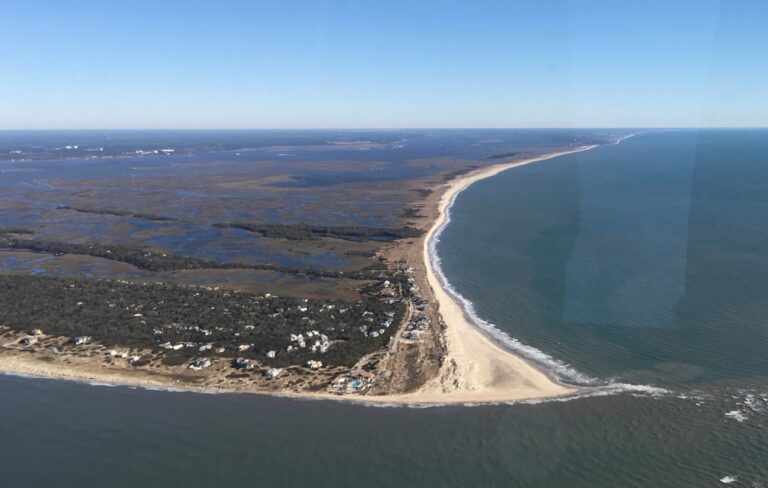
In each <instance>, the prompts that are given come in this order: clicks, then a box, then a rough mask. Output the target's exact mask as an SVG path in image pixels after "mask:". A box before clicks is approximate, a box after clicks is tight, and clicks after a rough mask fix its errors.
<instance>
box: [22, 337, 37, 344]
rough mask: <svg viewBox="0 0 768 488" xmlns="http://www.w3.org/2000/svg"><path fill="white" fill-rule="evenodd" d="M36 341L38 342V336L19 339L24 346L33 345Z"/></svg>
mask: <svg viewBox="0 0 768 488" xmlns="http://www.w3.org/2000/svg"><path fill="white" fill-rule="evenodd" d="M36 343H37V337H35V336H26V337H24V338H22V339H21V340H20V341H19V344H21V345H22V346H31V345H33V344H36Z"/></svg>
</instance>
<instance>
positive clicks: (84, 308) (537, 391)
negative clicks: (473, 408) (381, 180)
mask: <svg viewBox="0 0 768 488" xmlns="http://www.w3.org/2000/svg"><path fill="white" fill-rule="evenodd" d="M595 146H596V144H582V145H576V146H572V147H567V148H562V149H557V150H554V151H547V152H543V153H540V154H538V155H535V156H532V157H525V156H526V155H527V154H526V153H525V152H523V153H522V154H521V153H511V154H508V153H505V154H503V156H504V157H502V158H498V157H491V158H488V161H491V162H492V164H490V165H478V164H474V165H471V164H466V163H462V166H463V167H464V169H459V170H454V171H452V172H446V171H443V172H441V173H437V174H436V175H433V176H431V178H428V179H426V180H420V181H419V183H420V185H423V186H419V187H418V188H417V190H416V191H413V193H415V194H416V195H417V198H412V199H411V200H410V201H409V202H408V208H407V209H406V211H405V212H404V213H403V216H402V219H403V220H406V221H407V222H406V223H405V224H404V225H402V226H401V227H399V228H393V227H388V228H385V229H384V230H383V231H379V232H377V231H375V229H373V230H372V229H371V228H364V227H355V226H349V225H347V226H335V227H334V226H307V225H300V226H296V227H295V228H294V227H291V226H290V225H280V226H277V225H267V224H260V225H252V226H251V225H248V224H245V223H242V224H241V223H230V222H224V223H219V222H213V221H211V222H210V224H208V225H210V228H211V229H217V231H218V230H220V229H221V230H223V231H227V232H229V231H232V230H233V229H234V230H236V231H237V232H244V233H258V235H260V236H261V238H263V239H271V240H279V241H280V242H282V243H286V244H283V245H295V246H298V247H301V246H302V245H311V244H315V245H320V246H328V245H332V246H334V249H339V246H341V248H343V249H346V250H345V251H344V252H346V253H348V255H351V256H355V255H356V253H360V254H361V255H363V256H365V255H366V254H367V255H368V256H370V258H371V259H373V262H374V264H369V265H367V266H366V267H363V268H359V269H358V270H346V271H345V270H341V269H339V270H330V269H326V268H322V269H318V268H312V267H307V268H295V267H290V266H287V265H274V264H257V263H254V264H249V263H243V262H232V261H225V262H223V261H217V260H212V259H208V260H206V259H201V258H195V257H189V256H177V255H172V254H170V253H168V252H162V251H161V250H157V249H154V248H149V247H135V246H134V247H132V246H130V245H124V244H120V245H110V244H98V245H97V244H96V243H87V244H75V243H62V242H59V241H54V240H48V239H42V238H37V237H36V236H34V234H35V231H34V230H27V229H23V228H6V229H1V230H2V235H0V247H2V248H3V249H4V251H3V253H6V254H7V255H8V257H10V258H13V259H17V260H20V259H29V258H30V256H38V257H39V255H41V254H43V255H47V256H53V257H52V258H51V259H59V258H66V259H70V260H78V259H79V260H86V259H87V260H93V259H96V260H98V261H99V262H105V263H108V265H109V266H114V267H115V269H116V270H120V271H122V270H123V269H128V268H131V269H137V270H139V271H141V270H144V271H143V272H146V273H148V274H147V276H146V278H147V279H144V280H136V279H120V278H118V279H115V278H117V277H119V276H120V274H119V273H118V274H116V275H115V276H109V277H107V278H102V279H98V280H82V279H80V278H79V277H78V276H62V275H59V276H57V277H45V278H42V277H40V276H36V275H32V276H27V277H22V276H19V273H15V274H10V275H9V274H5V275H0V287H1V288H2V290H3V293H2V294H0V296H1V297H2V299H3V300H5V303H3V306H4V310H5V312H4V314H3V317H2V319H3V322H2V323H0V371H3V372H6V373H15V374H25V375H35V376H44V377H52V378H62V379H73V380H80V381H89V382H98V383H108V384H119V385H135V386H141V387H148V388H161V389H184V390H192V391H229V392H253V393H265V394H275V395H284V396H299V397H309V398H329V399H336V400H351V401H357V402H377V403H406V404H442V403H486V402H487V403H496V402H514V401H521V400H530V399H538V398H548V397H555V396H565V395H572V394H575V393H577V392H578V389H577V388H575V387H570V386H567V385H562V384H560V383H558V382H556V381H555V380H553V379H552V378H551V377H549V376H548V375H547V374H546V372H544V371H542V370H541V369H539V368H538V367H536V366H534V365H532V364H531V363H529V362H528V361H527V360H525V359H524V358H521V357H519V356H518V355H516V354H514V353H513V352H511V351H510V350H507V349H506V348H504V347H503V346H501V345H499V344H498V343H497V342H496V341H495V340H494V339H493V338H491V337H490V336H489V335H487V334H486V332H484V331H482V330H481V329H480V328H479V327H478V326H477V325H475V324H473V323H472V321H471V319H470V318H469V317H468V316H467V314H466V312H465V311H464V310H463V309H462V307H461V305H460V303H459V302H458V301H457V299H456V298H455V297H453V296H452V295H451V293H450V292H449V291H448V289H447V288H446V286H445V285H444V282H443V281H444V278H443V276H442V272H441V270H440V269H439V267H438V266H436V264H435V263H434V243H435V239H436V237H438V236H439V234H440V232H441V229H442V228H443V227H444V226H445V225H447V223H448V221H449V212H450V207H451V205H452V204H453V202H454V201H455V199H456V197H457V196H458V195H459V193H460V192H461V191H462V190H464V189H465V188H467V187H468V186H469V185H471V184H473V183H474V182H476V181H478V180H481V179H484V178H488V177H491V176H494V175H496V174H498V173H500V172H502V171H506V170H509V169H512V168H515V167H518V166H522V165H526V164H531V163H535V162H540V161H545V160H547V159H551V158H554V157H558V156H561V155H565V154H569V153H573V152H578V151H585V150H589V149H592V148H593V147H595ZM528 154H530V152H529V153H528ZM411 190H413V189H411ZM77 203H81V202H77ZM408 209H410V210H408ZM56 211H59V212H69V213H71V214H77V215H79V216H81V217H78V218H82V216H88V215H96V216H98V217H103V218H110V219H131V220H132V221H136V220H138V221H149V222H152V223H153V224H157V225H164V226H168V225H175V226H178V225H181V224H185V225H196V226H200V225H202V223H201V222H193V221H191V220H187V219H185V218H182V217H176V216H173V217H171V216H167V215H165V214H162V213H157V214H156V213H149V212H135V211H128V210H114V209H112V210H110V209H102V208H96V207H94V206H89V205H82V204H78V205H59V206H57V208H56ZM270 233H271V234H274V235H270ZM30 236H33V237H31V238H30ZM305 241H312V242H310V243H307V244H303V243H304V242H305ZM291 242H293V243H294V244H290V243H291ZM345 242H346V243H347V244H344V243H345ZM329 243H330V244H329ZM382 244H383V245H382ZM361 246H362V247H364V248H365V250H366V252H362V251H363V250H362V249H361ZM368 253H370V254H368ZM8 257H7V258H6V259H8ZM69 264H71V263H69ZM237 272H249V273H261V274H264V273H272V274H280V275H281V276H289V277H293V278H290V279H291V280H294V281H300V280H303V281H304V282H306V280H310V281H311V282H312V283H313V285H312V286H313V287H314V288H312V289H313V290H314V291H313V292H312V293H314V294H316V295H317V298H311V296H310V297H308V298H303V299H302V298H299V297H298V296H296V295H297V293H296V291H297V290H303V293H304V294H305V295H309V294H308V293H306V292H307V291H309V288H307V286H306V285H296V284H295V283H291V285H290V286H287V288H286V289H287V290H288V294H287V295H285V296H283V295H282V293H281V294H280V295H279V296H278V295H277V294H275V292H274V289H273V291H272V292H271V293H270V292H261V293H259V291H261V290H256V289H253V288H250V289H247V288H243V287H242V286H238V285H237V281H234V283H235V284H234V285H232V284H230V283H225V285H214V284H210V282H209V283H204V284H200V283H199V280H198V283H197V284H195V283H194V282H190V281H186V282H185V283H182V284H179V283H178V281H179V280H180V279H181V278H183V279H184V280H188V279H189V278H190V277H195V278H200V277H201V276H204V277H205V280H206V281H209V280H210V278H211V277H212V276H218V277H222V276H226V277H229V276H232V273H237ZM163 273H165V274H163ZM195 273H197V274H195ZM169 277H170V278H169ZM150 278H158V280H157V281H150ZM166 279H172V280H175V281H177V282H176V283H173V284H170V283H168V282H167V281H166ZM281 279H283V280H284V279H286V278H281ZM41 280H42V281H41ZM323 282H325V285H322V283H323ZM321 285H322V286H325V287H330V288H332V289H333V290H334V291H333V294H336V295H337V296H336V298H329V297H328V293H327V292H324V293H320V292H318V291H317V287H318V286H321ZM344 289H347V290H348V291H343V290H344ZM290 295H294V296H290ZM35 297H39V298H40V300H37V301H36V300H35ZM41 301H42V302H46V303H41ZM50 307H57V308H59V309H60V310H61V312H60V317H61V318H60V320H61V321H62V322H65V323H59V322H56V321H55V320H53V321H52V320H51V318H50V317H49V315H50V313H51V311H50V310H49V308H50ZM182 311H183V312H182ZM57 320H59V319H57ZM42 323H46V324H47V325H45V326H44V325H41V324H42ZM38 324H40V325H38Z"/></svg>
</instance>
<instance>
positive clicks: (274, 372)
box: [261, 368, 283, 378]
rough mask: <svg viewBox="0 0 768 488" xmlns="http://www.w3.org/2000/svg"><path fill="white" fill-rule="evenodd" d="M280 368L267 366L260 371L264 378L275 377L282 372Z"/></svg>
mask: <svg viewBox="0 0 768 488" xmlns="http://www.w3.org/2000/svg"><path fill="white" fill-rule="evenodd" d="M282 372H283V370H282V368H269V369H266V370H264V372H262V373H261V375H262V376H263V377H265V378H277V377H278V376H280V373H282Z"/></svg>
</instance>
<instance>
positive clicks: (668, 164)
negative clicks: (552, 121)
mask: <svg viewBox="0 0 768 488" xmlns="http://www.w3.org/2000/svg"><path fill="white" fill-rule="evenodd" d="M767 155H768V131H758V130H711V131H710V130H707V131H666V132H662V131H656V132H648V133H641V134H639V135H637V136H635V137H632V138H630V139H626V140H624V141H623V142H622V143H620V144H617V145H603V146H600V147H598V148H596V149H594V150H591V151H588V152H583V153H577V154H572V155H568V156H563V157H559V158H556V159H552V160H548V161H543V162H540V163H535V164H531V165H527V166H523V167H519V168H516V169H512V170H509V171H507V172H504V173H502V174H500V175H498V176H495V177H492V178H489V179H486V180H483V181H480V182H478V183H476V184H474V185H472V186H471V187H469V188H467V189H466V190H465V191H464V192H462V193H461V194H460V195H459V196H458V197H457V199H456V201H455V203H454V205H453V207H452V208H451V222H450V224H449V225H447V226H446V227H445V229H444V231H443V232H442V234H441V235H440V240H439V242H437V243H436V251H437V253H438V254H439V256H440V259H441V266H442V269H443V271H444V274H445V276H446V278H447V280H448V281H449V282H450V283H451V286H452V287H453V289H454V290H455V291H456V293H458V294H460V295H461V296H462V297H464V299H465V300H466V302H467V304H471V308H472V312H473V314H474V315H475V316H476V318H477V320H478V321H479V322H481V323H482V324H483V325H484V326H485V327H487V328H488V330H489V331H491V332H492V333H493V335H494V336H495V337H497V339H498V340H500V341H502V342H506V343H507V345H508V346H510V347H513V348H515V349H517V350H518V351H519V352H522V353H524V354H526V355H527V356H528V357H529V359H531V360H532V361H534V362H537V363H538V364H540V365H542V367H544V368H546V369H548V370H549V371H550V373H551V374H552V375H553V376H557V377H558V378H560V379H561V380H562V381H565V382H570V383H576V384H581V385H584V386H587V387H588V388H590V390H589V391H590V392H591V393H590V394H589V395H587V396H586V397H584V398H578V399H570V400H566V401H562V400H556V401H549V402H530V403H521V404H515V405H485V406H442V407H431V408H410V407H382V406H379V407H372V406H363V405H353V404H342V403H337V402H329V401H299V400H291V399H282V398H268V397H260V396H253V395H234V394H219V395H206V394H196V393H184V392H164V391H147V390H141V389H133V388H129V387H107V386H94V385H86V384H80V383H73V382H64V381H54V380H43V379H29V378H21V377H14V376H2V375H0V486H2V487H17V486H35V487H36V486H62V487H68V486H73V487H74V486H78V487H79V486H110V487H129V486H145V487H146V486H211V485H213V486H224V485H231V486H297V487H305V486H329V487H330V486H333V487H336V486H352V485H363V486H462V487H463V486H584V487H594V486H611V487H613V486H654V487H656V486H697V487H698V486H722V485H723V484H725V483H732V484H733V486H753V487H760V486H768V322H766V317H768V313H767V312H768V299H767V298H766V291H767V290H768V287H766V285H768V283H766V280H767V279H768V278H766V277H768V238H767V237H768V235H766V234H767V233H768V225H767V224H768V211H766V210H768V192H766V191H765V189H766V188H768V156H767Z"/></svg>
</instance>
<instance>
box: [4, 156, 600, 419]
mask: <svg viewBox="0 0 768 488" xmlns="http://www.w3.org/2000/svg"><path fill="white" fill-rule="evenodd" d="M595 147H597V145H591V146H579V147H576V148H573V149H570V150H565V151H559V152H555V153H550V154H545V155H542V156H538V157H535V158H530V159H525V160H521V161H514V162H508V163H499V164H495V165H492V166H488V167H485V168H480V169H476V170H474V171H471V172H469V173H467V174H465V175H462V176H458V177H456V178H454V179H452V180H450V181H448V182H447V183H445V184H442V185H440V188H444V189H443V190H442V193H441V194H440V196H439V199H438V204H437V218H436V219H435V220H434V221H433V222H432V223H431V225H430V227H429V229H428V231H427V232H426V234H425V235H424V236H423V237H422V238H420V239H419V240H418V245H420V246H421V248H422V249H421V252H420V255H421V258H422V260H423V264H424V267H425V273H426V282H427V284H428V285H429V287H430V288H431V290H430V291H431V293H432V297H433V302H434V305H436V308H437V312H438V316H439V319H440V321H441V323H442V324H443V326H444V328H443V331H442V337H443V340H444V342H445V345H446V354H445V357H444V360H443V362H442V365H441V367H440V370H439V372H438V374H437V376H436V377H434V378H432V379H430V380H428V381H427V382H426V383H425V384H424V385H422V387H420V388H418V389H417V390H416V391H414V392H410V393H402V394H397V393H395V394H384V395H338V394H333V393H321V392H306V393H305V392H295V391H280V390H273V391H270V390H261V389H253V388H250V389H249V388H243V389H239V388H232V389H230V388H216V387H214V386H200V387H196V386H194V385H187V384H177V383H178V382H177V383H174V380H173V379H172V378H170V377H163V376H158V377H154V378H152V377H151V375H149V374H146V372H145V373H144V374H137V373H139V371H137V372H133V371H126V372H124V373H123V374H117V373H116V372H115V371H110V370H104V371H92V370H91V371H88V372H85V371H82V370H79V369H78V368H73V367H67V366H66V365H62V364H56V363H55V362H51V363H46V362H43V361H40V360H34V359H32V358H29V359H31V360H29V361H28V360H25V359H26V358H20V357H13V356H11V357H8V356H5V355H0V374H3V373H7V374H11V375H17V376H33V377H44V378H49V379H60V380H68V381H79V382H84V383H90V384H101V385H109V386H127V387H139V388H146V389H152V390H167V391H188V392H198V393H213V394H217V393H254V394H262V395H270V396H277V397H284V398H296V399H315V400H334V401H344V402H352V403H358V404H372V405H375V404H379V405H385V404H392V405H402V406H408V405H411V406H429V405H457V404H493V403H512V402H522V401H531V400H545V399H553V398H562V397H570V396H577V395H578V394H580V393H583V392H584V391H585V389H584V388H577V387H572V386H568V385H564V384H561V383H559V382H558V381H557V380H556V379H554V378H553V377H551V375H550V374H549V373H548V372H547V371H546V370H544V369H543V368H540V367H538V366H534V365H533V364H531V363H530V362H529V361H528V360H527V359H525V358H523V357H522V356H520V355H519V353H517V352H515V351H512V350H510V349H509V348H507V347H504V346H503V345H501V344H499V341H498V340H497V339H495V338H494V337H492V336H491V334H490V333H489V332H488V331H485V330H484V329H482V328H481V326H480V324H476V323H474V321H473V320H472V318H471V317H469V314H468V311H467V310H466V309H465V307H463V306H462V304H461V303H460V300H459V298H458V297H456V296H455V295H454V294H453V293H452V292H451V286H450V283H447V280H445V278H444V276H443V275H442V270H441V269H440V266H439V258H438V257H437V256H436V254H435V253H433V252H432V251H433V249H434V246H435V243H436V240H435V239H436V238H439V235H440V233H441V232H442V230H443V228H444V227H445V226H446V225H447V223H448V222H449V221H450V218H449V213H450V208H451V206H452V205H453V203H454V202H455V200H456V197H457V196H458V195H459V194H460V193H461V192H462V191H463V190H465V189H466V188H467V187H469V186H470V185H472V184H473V183H475V182H477V181H480V180H483V179H486V178H490V177H492V176H495V175H497V174H499V173H501V172H503V171H506V170H509V169H513V168H516V167H519V166H523V165H527V164H531V163H535V162H540V161H545V160H549V159H553V158H556V157H559V156H563V155H566V154H573V153H577V152H582V151H587V150H590V149H593V148H595ZM31 363H35V364H31Z"/></svg>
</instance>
